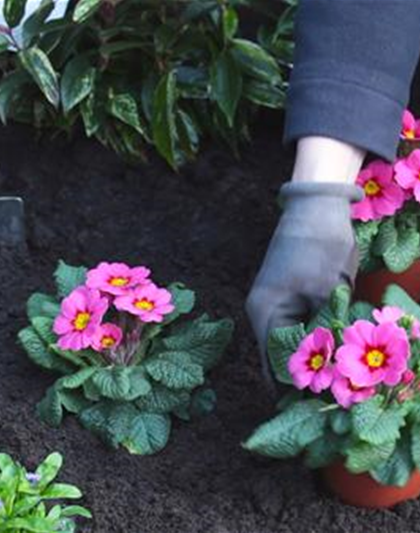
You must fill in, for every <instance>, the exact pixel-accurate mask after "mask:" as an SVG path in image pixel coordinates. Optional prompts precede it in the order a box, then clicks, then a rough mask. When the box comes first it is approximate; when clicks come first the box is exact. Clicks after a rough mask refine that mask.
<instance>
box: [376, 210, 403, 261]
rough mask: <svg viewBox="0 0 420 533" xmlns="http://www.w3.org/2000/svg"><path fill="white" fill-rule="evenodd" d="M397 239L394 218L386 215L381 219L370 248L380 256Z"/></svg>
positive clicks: (393, 244)
mask: <svg viewBox="0 0 420 533" xmlns="http://www.w3.org/2000/svg"><path fill="white" fill-rule="evenodd" d="M397 239H398V233H397V228H396V226H395V218H394V217H387V218H385V219H383V220H381V222H380V224H379V227H378V233H377V235H376V237H375V240H374V242H373V245H372V250H373V253H374V254H375V255H379V256H382V255H384V253H386V251H387V250H389V249H390V248H392V247H393V246H395V245H396V243H397Z"/></svg>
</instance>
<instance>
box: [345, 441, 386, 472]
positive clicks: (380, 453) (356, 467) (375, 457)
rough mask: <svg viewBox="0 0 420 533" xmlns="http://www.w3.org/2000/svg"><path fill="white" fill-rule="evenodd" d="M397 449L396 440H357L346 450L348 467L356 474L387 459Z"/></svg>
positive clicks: (366, 470)
mask: <svg viewBox="0 0 420 533" xmlns="http://www.w3.org/2000/svg"><path fill="white" fill-rule="evenodd" d="M394 449H395V441H392V442H384V443H382V444H379V445H376V444H370V443H368V442H357V443H356V444H354V445H353V446H351V447H350V448H348V449H347V450H346V455H347V459H346V468H347V469H348V470H350V472H353V473H354V474H360V473H362V472H368V471H369V470H371V469H373V468H376V467H377V466H378V465H381V464H382V463H383V462H384V461H387V460H388V459H389V457H390V456H391V454H392V452H393V451H394Z"/></svg>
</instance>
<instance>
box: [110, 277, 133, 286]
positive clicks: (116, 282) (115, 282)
mask: <svg viewBox="0 0 420 533" xmlns="http://www.w3.org/2000/svg"><path fill="white" fill-rule="evenodd" d="M128 281H129V279H128V278H123V277H115V278H111V279H110V280H109V282H108V283H109V284H110V285H112V286H113V287H125V286H126V285H127V283H128Z"/></svg>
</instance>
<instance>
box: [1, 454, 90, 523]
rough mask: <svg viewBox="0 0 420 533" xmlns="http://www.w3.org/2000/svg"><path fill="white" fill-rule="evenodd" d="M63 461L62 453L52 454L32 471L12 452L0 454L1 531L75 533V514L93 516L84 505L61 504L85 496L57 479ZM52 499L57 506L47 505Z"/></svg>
mask: <svg viewBox="0 0 420 533" xmlns="http://www.w3.org/2000/svg"><path fill="white" fill-rule="evenodd" d="M62 463H63V459H62V456H61V455H60V454H59V453H52V454H51V455H49V456H48V457H47V458H46V459H45V460H44V461H43V462H42V463H41V464H40V465H39V466H38V468H37V469H36V470H35V471H34V472H28V471H27V470H26V469H25V468H24V467H23V466H21V465H20V464H19V463H17V462H15V461H14V460H13V459H12V458H11V457H10V456H9V455H6V454H4V453H1V454H0V532H2V533H3V532H8V533H23V532H25V531H32V532H42V533H53V532H61V533H74V532H75V531H76V523H75V520H74V519H75V517H78V516H79V517H84V518H91V517H92V515H91V513H90V512H89V511H88V510H87V509H85V508H84V507H81V506H79V505H70V506H67V505H63V504H61V503H59V500H69V499H70V500H71V499H78V498H81V496H82V493H81V492H80V490H79V489H78V488H77V487H74V486H73V485H68V484H65V483H56V482H54V480H55V478H56V477H57V474H58V473H59V471H60V469H61V466H62ZM49 502H53V505H49V506H47V504H48V503H49Z"/></svg>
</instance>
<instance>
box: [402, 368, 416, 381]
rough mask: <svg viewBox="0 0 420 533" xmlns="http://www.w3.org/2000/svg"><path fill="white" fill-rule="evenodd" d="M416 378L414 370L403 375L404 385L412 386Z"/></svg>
mask: <svg viewBox="0 0 420 533" xmlns="http://www.w3.org/2000/svg"><path fill="white" fill-rule="evenodd" d="M415 377H416V375H415V373H414V372H413V371H412V370H410V369H408V370H406V371H405V372H404V374H403V375H402V383H403V384H404V385H410V383H411V382H412V381H413V380H414V378H415Z"/></svg>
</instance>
